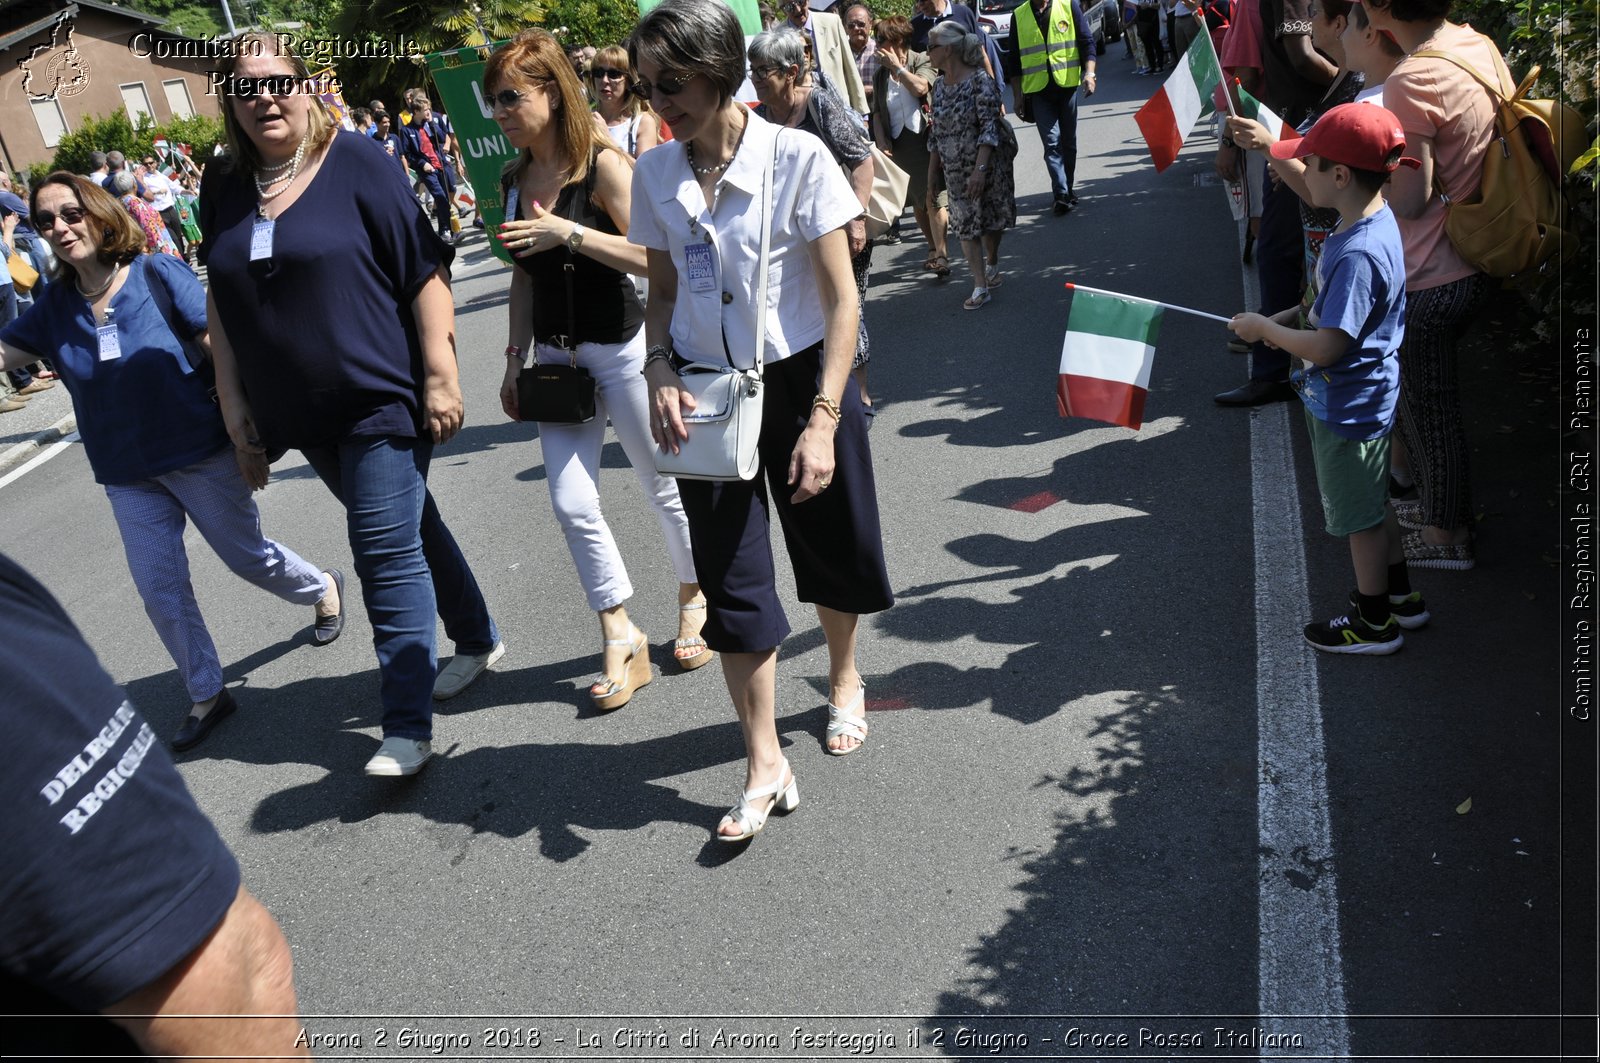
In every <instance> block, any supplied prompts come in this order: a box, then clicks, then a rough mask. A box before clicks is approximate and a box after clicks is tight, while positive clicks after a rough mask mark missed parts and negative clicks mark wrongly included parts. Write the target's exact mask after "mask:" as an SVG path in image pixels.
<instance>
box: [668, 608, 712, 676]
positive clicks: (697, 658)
mask: <svg viewBox="0 0 1600 1063" xmlns="http://www.w3.org/2000/svg"><path fill="white" fill-rule="evenodd" d="M705 607H706V600H705V599H704V598H702V599H700V600H699V601H698V602H690V603H689V604H688V605H680V606H678V612H679V613H692V612H694V611H696V610H704V609H705ZM700 626H701V629H702V630H704V628H705V622H704V621H701V624H700ZM695 647H699V648H698V649H695ZM688 649H695V652H694V653H691V654H690V655H689V656H687V657H679V656H678V651H679V650H688ZM715 656H716V654H715V653H713V652H712V651H711V647H710V646H707V645H706V640H705V639H704V638H702V637H701V636H700V635H690V636H688V637H687V638H681V639H673V640H672V659H673V660H675V661H677V662H678V667H679V668H682V669H683V670H684V671H685V672H692V671H694V670H695V669H696V668H699V667H701V666H702V665H707V664H710V663H711V659H712V658H713V657H715Z"/></svg>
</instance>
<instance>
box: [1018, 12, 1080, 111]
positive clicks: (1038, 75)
mask: <svg viewBox="0 0 1600 1063" xmlns="http://www.w3.org/2000/svg"><path fill="white" fill-rule="evenodd" d="M1012 17H1013V18H1015V19H1016V20H1017V51H1018V52H1019V56H1018V58H1020V59H1021V60H1022V92H1023V94H1024V95H1027V94H1029V93H1034V92H1043V91H1044V88H1045V86H1046V85H1047V84H1049V82H1050V81H1052V80H1053V81H1054V82H1055V83H1056V84H1057V85H1060V86H1061V87H1062V88H1064V89H1070V88H1072V87H1073V86H1075V85H1077V84H1078V82H1079V81H1080V80H1082V78H1083V71H1082V68H1081V67H1080V65H1079V63H1078V32H1077V27H1076V26H1074V25H1073V24H1072V4H1071V3H1070V2H1069V0H1050V24H1049V27H1048V28H1047V30H1046V33H1043V34H1042V33H1040V32H1039V23H1038V20H1037V19H1036V18H1035V17H1034V13H1033V5H1032V4H1031V3H1024V4H1023V5H1022V6H1021V7H1019V8H1017V11H1016V14H1015V15H1013V16H1012ZM1046 35H1048V40H1047V39H1046Z"/></svg>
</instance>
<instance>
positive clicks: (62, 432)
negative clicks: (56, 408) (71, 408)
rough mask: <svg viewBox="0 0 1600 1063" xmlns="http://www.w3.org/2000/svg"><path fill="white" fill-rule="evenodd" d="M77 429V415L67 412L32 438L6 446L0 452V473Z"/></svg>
mask: <svg viewBox="0 0 1600 1063" xmlns="http://www.w3.org/2000/svg"><path fill="white" fill-rule="evenodd" d="M77 430H78V417H77V415H76V414H71V413H69V414H67V415H66V416H65V417H63V418H61V420H59V421H57V422H56V423H55V424H53V425H51V426H50V427H49V428H46V429H45V430H44V431H42V432H39V433H37V434H35V435H34V437H33V438H32V439H30V440H28V441H26V442H24V443H18V444H16V445H15V446H12V447H8V448H7V449H6V450H5V451H3V452H0V473H6V472H10V471H11V470H12V469H14V468H16V467H17V466H18V465H21V464H22V463H24V462H26V461H28V460H29V459H30V458H32V457H34V456H35V455H37V454H38V453H39V451H41V450H43V449H44V448H45V447H48V446H49V445H50V444H51V443H56V442H59V441H60V440H61V439H63V438H64V437H66V436H69V435H71V434H72V433H73V432H76V431H77Z"/></svg>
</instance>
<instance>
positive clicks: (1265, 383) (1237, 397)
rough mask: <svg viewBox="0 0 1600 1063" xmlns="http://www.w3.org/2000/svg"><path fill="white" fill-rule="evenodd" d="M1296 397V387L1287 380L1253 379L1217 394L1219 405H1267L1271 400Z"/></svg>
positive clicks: (1287, 399) (1276, 400)
mask: <svg viewBox="0 0 1600 1063" xmlns="http://www.w3.org/2000/svg"><path fill="white" fill-rule="evenodd" d="M1292 398H1294V388H1292V387H1290V386H1289V382H1288V381H1287V380H1252V381H1250V382H1249V383H1247V384H1241V385H1239V386H1238V387H1236V388H1234V389H1233V390H1232V391H1224V392H1223V393H1222V394H1220V395H1218V396H1216V398H1215V400H1214V401H1215V402H1216V404H1217V405H1218V406H1265V405H1266V404H1267V403H1269V402H1287V401H1289V400H1290V399H1292Z"/></svg>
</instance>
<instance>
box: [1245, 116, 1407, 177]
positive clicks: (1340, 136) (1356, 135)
mask: <svg viewBox="0 0 1600 1063" xmlns="http://www.w3.org/2000/svg"><path fill="white" fill-rule="evenodd" d="M1405 146H1406V133H1405V130H1403V129H1401V128H1400V119H1398V118H1396V117H1395V116H1394V112H1392V111H1390V110H1389V109H1388V108H1386V107H1380V106H1378V105H1377V104H1375V103H1341V104H1340V105H1339V106H1337V107H1335V108H1333V109H1332V110H1330V111H1328V112H1327V113H1326V114H1324V115H1323V116H1322V117H1321V118H1319V119H1317V122H1316V124H1315V125H1313V126H1312V127H1311V132H1309V133H1307V134H1306V135H1305V136H1303V137H1301V138H1299V139H1298V140H1280V141H1278V142H1277V143H1275V144H1273V145H1272V147H1271V148H1269V149H1268V150H1269V151H1271V153H1272V157H1273V158H1274V159H1303V158H1305V157H1306V156H1307V155H1315V156H1317V157H1318V158H1323V159H1327V160H1328V161H1329V162H1341V163H1344V165H1346V166H1352V167H1354V168H1356V169H1358V170H1377V171H1378V172H1380V173H1386V172H1391V171H1393V170H1394V169H1395V168H1396V167H1399V166H1410V167H1412V168H1413V169H1415V168H1416V167H1418V166H1421V165H1422V163H1420V162H1418V161H1417V160H1416V159H1412V158H1408V157H1405V156H1400V157H1398V158H1396V157H1395V152H1397V151H1402V150H1404V149H1405ZM1391 159H1392V160H1393V161H1391Z"/></svg>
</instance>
